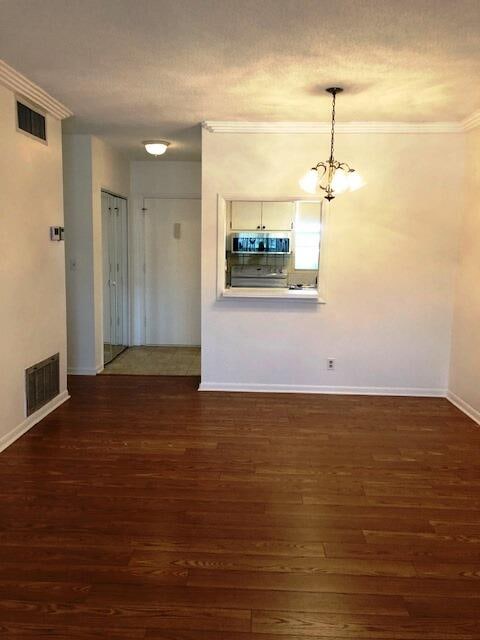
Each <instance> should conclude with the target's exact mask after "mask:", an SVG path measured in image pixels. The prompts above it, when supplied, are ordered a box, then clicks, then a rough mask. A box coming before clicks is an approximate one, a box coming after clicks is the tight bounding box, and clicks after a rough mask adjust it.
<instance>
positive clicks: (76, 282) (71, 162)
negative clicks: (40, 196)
mask: <svg viewBox="0 0 480 640" xmlns="http://www.w3.org/2000/svg"><path fill="white" fill-rule="evenodd" d="M63 153H64V158H65V164H64V185H65V226H66V243H65V245H66V246H65V250H66V266H67V322H68V369H69V371H70V372H71V373H80V374H82V373H84V374H94V373H95V372H97V371H99V370H101V368H102V366H103V281H102V269H103V265H102V203H101V191H102V189H104V190H106V191H110V192H112V193H114V194H117V195H121V196H123V197H128V194H129V188H130V174H129V164H128V161H127V159H126V158H125V157H124V156H123V155H122V154H120V153H119V152H117V151H116V150H114V149H112V148H111V147H110V146H109V145H108V144H107V143H105V142H104V141H103V140H100V139H99V138H96V137H94V136H90V135H86V134H71V135H64V136H63ZM72 263H73V264H72Z"/></svg>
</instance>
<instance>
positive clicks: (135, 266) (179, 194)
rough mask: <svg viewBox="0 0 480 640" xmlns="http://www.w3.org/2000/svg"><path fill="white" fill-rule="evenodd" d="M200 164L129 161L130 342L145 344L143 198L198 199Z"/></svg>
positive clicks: (200, 179) (167, 161)
mask: <svg viewBox="0 0 480 640" xmlns="http://www.w3.org/2000/svg"><path fill="white" fill-rule="evenodd" d="M167 153H168V152H167ZM201 167H202V164H201V162H190V161H189V162H183V161H170V160H140V161H133V162H131V164H130V193H131V205H130V210H131V218H130V222H131V226H130V252H129V257H130V268H131V271H130V273H131V280H130V282H131V294H132V298H131V309H132V342H133V344H137V345H139V344H145V343H146V335H145V274H144V264H145V239H144V230H145V227H144V213H143V212H142V208H143V207H144V204H145V202H144V201H145V199H147V198H179V199H181V198H188V199H190V198H193V199H195V198H200V197H201V187H202V185H201V182H202V178H201V173H202V169H201ZM199 242H200V238H199Z"/></svg>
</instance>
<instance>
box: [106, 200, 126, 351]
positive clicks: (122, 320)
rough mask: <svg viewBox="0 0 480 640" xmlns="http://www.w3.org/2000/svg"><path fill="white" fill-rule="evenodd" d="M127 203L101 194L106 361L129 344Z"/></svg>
mask: <svg viewBox="0 0 480 640" xmlns="http://www.w3.org/2000/svg"><path fill="white" fill-rule="evenodd" d="M127 237H128V233H127V202H126V200H125V199H124V198H117V197H115V196H112V195H110V194H108V193H104V192H102V249H103V336H104V339H103V342H104V362H105V363H106V362H109V361H110V360H111V359H112V358H113V357H115V356H116V355H118V353H120V351H122V350H123V348H125V346H126V345H127V344H128V245H127Z"/></svg>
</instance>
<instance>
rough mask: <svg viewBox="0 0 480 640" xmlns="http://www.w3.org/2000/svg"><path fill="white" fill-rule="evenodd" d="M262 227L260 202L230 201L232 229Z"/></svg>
mask: <svg viewBox="0 0 480 640" xmlns="http://www.w3.org/2000/svg"><path fill="white" fill-rule="evenodd" d="M261 228H262V203H261V202H247V201H235V202H232V229H240V230H244V229H245V230H246V229H248V230H250V229H255V230H257V229H261Z"/></svg>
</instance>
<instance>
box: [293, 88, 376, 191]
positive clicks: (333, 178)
mask: <svg viewBox="0 0 480 640" xmlns="http://www.w3.org/2000/svg"><path fill="white" fill-rule="evenodd" d="M326 91H328V93H331V94H332V97H333V99H332V137H331V141H330V158H329V159H328V160H327V161H326V162H319V163H318V164H316V165H315V166H314V167H312V168H311V169H310V171H308V172H307V173H306V174H305V175H304V176H303V178H302V179H301V180H300V181H299V184H300V187H301V188H302V189H303V190H304V191H306V192H307V193H312V194H316V193H318V191H319V190H321V191H324V192H325V198H326V199H327V200H333V199H334V198H335V196H337V195H338V194H340V193H345V192H346V191H356V190H357V189H360V188H361V187H363V186H364V184H365V181H364V179H363V178H362V176H361V175H360V174H359V173H358V172H357V171H355V169H352V168H351V167H350V166H349V165H348V164H347V163H346V162H339V161H338V160H335V158H334V144H335V100H336V95H337V93H341V92H342V91H343V89H342V88H341V87H329V88H328V89H326Z"/></svg>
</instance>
